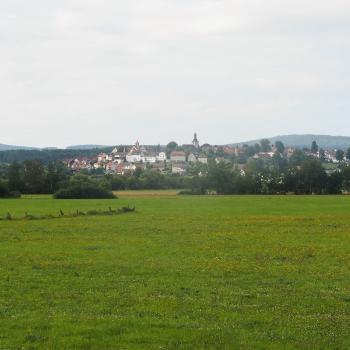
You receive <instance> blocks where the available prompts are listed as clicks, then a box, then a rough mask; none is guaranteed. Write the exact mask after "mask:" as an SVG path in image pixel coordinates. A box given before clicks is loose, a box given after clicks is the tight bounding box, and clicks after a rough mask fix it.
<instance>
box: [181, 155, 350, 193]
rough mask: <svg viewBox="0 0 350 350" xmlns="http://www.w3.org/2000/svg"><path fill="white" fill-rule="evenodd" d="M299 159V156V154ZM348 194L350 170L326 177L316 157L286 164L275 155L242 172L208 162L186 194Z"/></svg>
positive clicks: (227, 165) (295, 160) (284, 160)
mask: <svg viewBox="0 0 350 350" xmlns="http://www.w3.org/2000/svg"><path fill="white" fill-rule="evenodd" d="M299 156H300V155H299ZM342 191H350V167H348V166H343V167H340V168H338V169H336V170H335V171H334V172H332V173H330V174H327V172H326V170H325V169H324V167H323V165H322V163H321V162H320V161H319V160H318V159H315V158H305V157H300V158H299V159H298V155H295V157H294V159H291V161H287V160H286V159H284V158H282V157H278V156H275V157H274V158H273V159H272V160H271V161H268V162H264V161H262V160H254V159H251V160H250V161H249V162H248V164H247V167H246V170H245V171H244V173H242V172H241V171H239V170H237V169H234V168H232V165H231V164H229V163H225V162H221V163H219V164H216V163H215V162H210V163H209V165H208V168H207V173H206V174H205V175H204V176H199V175H197V176H194V177H193V178H192V179H191V181H190V183H189V186H188V191H186V192H185V193H189V194H205V193H208V192H215V193H217V194H284V193H295V194H340V193H342Z"/></svg>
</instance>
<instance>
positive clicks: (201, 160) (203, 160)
mask: <svg viewBox="0 0 350 350" xmlns="http://www.w3.org/2000/svg"><path fill="white" fill-rule="evenodd" d="M198 162H199V163H202V164H208V158H207V157H206V156H205V155H200V156H199V157H198Z"/></svg>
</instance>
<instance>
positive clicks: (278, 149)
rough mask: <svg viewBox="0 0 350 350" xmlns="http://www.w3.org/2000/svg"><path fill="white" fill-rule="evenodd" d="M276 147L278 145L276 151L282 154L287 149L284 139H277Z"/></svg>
mask: <svg viewBox="0 0 350 350" xmlns="http://www.w3.org/2000/svg"><path fill="white" fill-rule="evenodd" d="M275 147H276V151H277V152H278V153H280V154H282V153H283V152H284V150H285V147H284V144H283V142H282V141H276V143H275Z"/></svg>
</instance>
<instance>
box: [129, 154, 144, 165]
mask: <svg viewBox="0 0 350 350" xmlns="http://www.w3.org/2000/svg"><path fill="white" fill-rule="evenodd" d="M141 160H142V157H141V154H134V153H132V154H128V155H127V156H126V161H127V162H128V163H140V162H141Z"/></svg>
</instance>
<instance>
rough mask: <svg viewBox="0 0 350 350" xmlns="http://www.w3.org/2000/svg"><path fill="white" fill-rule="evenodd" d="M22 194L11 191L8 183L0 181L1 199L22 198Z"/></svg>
mask: <svg viewBox="0 0 350 350" xmlns="http://www.w3.org/2000/svg"><path fill="white" fill-rule="evenodd" d="M20 197H21V194H20V193H19V192H17V191H10V189H9V187H8V185H7V183H6V182H5V181H2V180H0V198H20Z"/></svg>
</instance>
